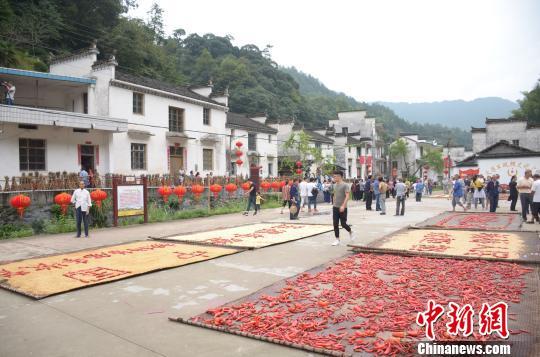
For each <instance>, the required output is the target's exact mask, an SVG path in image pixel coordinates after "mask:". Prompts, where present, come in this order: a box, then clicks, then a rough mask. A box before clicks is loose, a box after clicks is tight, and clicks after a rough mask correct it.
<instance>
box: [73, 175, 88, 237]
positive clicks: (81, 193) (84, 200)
mask: <svg viewBox="0 0 540 357" xmlns="http://www.w3.org/2000/svg"><path fill="white" fill-rule="evenodd" d="M71 203H73V204H74V205H75V217H76V220H77V237H76V238H80V237H81V222H84V237H85V238H88V215H89V214H90V207H91V206H92V200H91V199H90V192H88V190H86V189H85V188H84V181H79V188H78V189H76V190H75V191H73V195H72V196H71Z"/></svg>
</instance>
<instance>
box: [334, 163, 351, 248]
mask: <svg viewBox="0 0 540 357" xmlns="http://www.w3.org/2000/svg"><path fill="white" fill-rule="evenodd" d="M333 176H334V182H335V184H334V206H333V207H332V221H333V224H334V235H335V237H336V240H335V241H334V243H332V245H333V246H337V245H340V240H339V223H340V222H341V226H342V227H343V228H344V229H345V230H346V231H347V232H349V238H350V240H351V242H352V241H353V240H354V235H353V232H352V229H351V227H350V226H349V225H348V224H347V202H348V201H349V196H350V193H351V188H350V185H349V184H348V183H345V182H343V172H341V171H334V175H333Z"/></svg>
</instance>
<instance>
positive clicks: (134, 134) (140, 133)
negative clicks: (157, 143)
mask: <svg viewBox="0 0 540 357" xmlns="http://www.w3.org/2000/svg"><path fill="white" fill-rule="evenodd" d="M128 135H129V136H131V137H138V138H141V137H144V138H148V137H150V136H155V134H153V133H151V132H149V131H146V130H137V129H128Z"/></svg>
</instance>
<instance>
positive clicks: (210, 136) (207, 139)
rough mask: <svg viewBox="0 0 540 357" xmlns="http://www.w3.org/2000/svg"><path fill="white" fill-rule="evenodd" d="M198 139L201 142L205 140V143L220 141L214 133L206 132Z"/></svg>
mask: <svg viewBox="0 0 540 357" xmlns="http://www.w3.org/2000/svg"><path fill="white" fill-rule="evenodd" d="M200 140H201V142H206V143H218V142H220V141H221V140H220V139H219V137H218V136H217V135H215V134H206V135H205V136H203V137H202V138H201V139H200Z"/></svg>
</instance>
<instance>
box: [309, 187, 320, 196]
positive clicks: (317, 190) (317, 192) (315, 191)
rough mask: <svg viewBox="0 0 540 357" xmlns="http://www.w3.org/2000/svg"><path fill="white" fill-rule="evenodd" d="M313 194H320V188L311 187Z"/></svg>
mask: <svg viewBox="0 0 540 357" xmlns="http://www.w3.org/2000/svg"><path fill="white" fill-rule="evenodd" d="M311 194H312V195H313V196H317V195H318V194H319V189H318V188H317V186H313V188H312V189H311Z"/></svg>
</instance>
